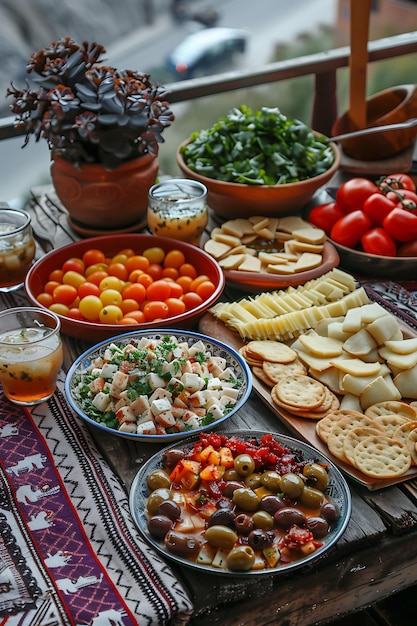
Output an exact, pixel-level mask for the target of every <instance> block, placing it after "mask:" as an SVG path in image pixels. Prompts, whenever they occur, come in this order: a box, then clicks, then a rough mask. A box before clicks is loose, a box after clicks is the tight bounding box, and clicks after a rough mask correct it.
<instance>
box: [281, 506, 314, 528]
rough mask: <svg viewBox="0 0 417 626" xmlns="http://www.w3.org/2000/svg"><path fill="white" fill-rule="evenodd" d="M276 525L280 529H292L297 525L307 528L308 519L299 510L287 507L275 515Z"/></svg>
mask: <svg viewBox="0 0 417 626" xmlns="http://www.w3.org/2000/svg"><path fill="white" fill-rule="evenodd" d="M274 520H275V524H276V525H277V526H279V527H280V528H284V529H287V528H290V527H291V526H294V525H297V526H301V527H305V525H306V523H307V518H306V516H305V515H304V513H303V512H302V511H299V510H298V509H293V508H292V507H286V508H285V509H279V511H276V513H275V514H274Z"/></svg>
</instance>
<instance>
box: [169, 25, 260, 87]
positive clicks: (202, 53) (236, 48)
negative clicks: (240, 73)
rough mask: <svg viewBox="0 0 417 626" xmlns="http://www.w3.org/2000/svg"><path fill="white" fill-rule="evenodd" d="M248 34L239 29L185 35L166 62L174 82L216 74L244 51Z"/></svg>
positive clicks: (210, 29) (213, 30)
mask: <svg viewBox="0 0 417 626" xmlns="http://www.w3.org/2000/svg"><path fill="white" fill-rule="evenodd" d="M247 40H248V32H247V31H245V30H242V29H240V28H221V27H215V28H207V29H202V30H198V31H197V32H194V33H192V34H191V35H188V36H187V37H186V38H185V39H184V40H183V41H182V42H181V43H180V44H179V46H177V48H175V50H173V52H171V54H170V55H169V56H168V57H167V59H166V67H167V69H168V71H169V72H170V73H171V74H172V75H173V76H174V77H175V79H176V80H182V79H186V78H195V77H196V76H204V75H208V74H215V73H217V72H219V71H221V70H225V69H227V68H228V67H230V66H231V65H232V64H233V61H234V59H235V57H236V55H237V54H243V53H244V52H245V50H246V46H247Z"/></svg>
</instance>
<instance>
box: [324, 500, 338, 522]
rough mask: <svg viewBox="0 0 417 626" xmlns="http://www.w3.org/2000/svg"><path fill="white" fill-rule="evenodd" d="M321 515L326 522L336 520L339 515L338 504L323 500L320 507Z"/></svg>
mask: <svg viewBox="0 0 417 626" xmlns="http://www.w3.org/2000/svg"><path fill="white" fill-rule="evenodd" d="M320 515H321V517H324V519H325V520H327V521H328V522H330V523H332V522H336V521H337V520H338V519H339V517H340V511H339V508H338V506H337V505H336V504H335V503H334V502H325V503H324V504H323V506H322V507H321V509H320Z"/></svg>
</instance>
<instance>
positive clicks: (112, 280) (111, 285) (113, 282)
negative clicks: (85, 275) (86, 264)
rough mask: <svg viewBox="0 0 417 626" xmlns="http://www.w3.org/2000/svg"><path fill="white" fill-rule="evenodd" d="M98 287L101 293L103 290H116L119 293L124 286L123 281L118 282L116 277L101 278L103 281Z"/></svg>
mask: <svg viewBox="0 0 417 626" xmlns="http://www.w3.org/2000/svg"><path fill="white" fill-rule="evenodd" d="M90 280H91V276H90ZM99 287H100V289H101V290H102V291H104V290H105V289H116V291H120V292H121V291H122V289H123V287H124V284H123V281H122V280H120V278H117V276H106V278H103V280H102V281H101V282H100V284H99Z"/></svg>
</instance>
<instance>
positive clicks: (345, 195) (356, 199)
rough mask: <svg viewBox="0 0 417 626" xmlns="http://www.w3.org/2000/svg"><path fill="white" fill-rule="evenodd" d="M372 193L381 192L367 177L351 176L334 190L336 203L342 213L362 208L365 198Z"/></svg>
mask: <svg viewBox="0 0 417 626" xmlns="http://www.w3.org/2000/svg"><path fill="white" fill-rule="evenodd" d="M373 193H382V192H381V191H379V189H378V187H377V186H376V185H375V183H373V182H372V181H370V180H368V179H367V178H351V179H350V180H348V181H346V182H345V183H343V184H342V185H340V187H339V189H338V190H337V192H336V203H337V204H338V205H339V207H340V208H341V209H342V211H343V212H344V213H351V212H352V211H357V210H358V209H362V207H363V203H364V202H365V200H366V198H368V197H369V196H371V195H372V194H373Z"/></svg>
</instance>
